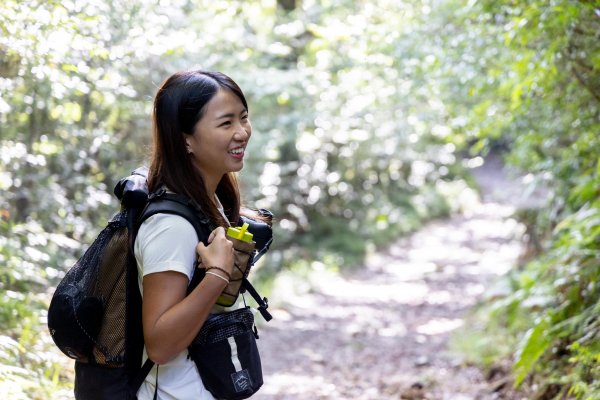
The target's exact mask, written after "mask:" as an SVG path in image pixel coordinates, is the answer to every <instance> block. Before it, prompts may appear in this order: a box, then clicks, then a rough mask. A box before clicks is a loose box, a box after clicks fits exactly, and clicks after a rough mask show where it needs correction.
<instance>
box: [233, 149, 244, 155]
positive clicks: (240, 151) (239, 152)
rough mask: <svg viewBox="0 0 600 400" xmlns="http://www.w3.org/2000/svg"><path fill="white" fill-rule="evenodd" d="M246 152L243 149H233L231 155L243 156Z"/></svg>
mask: <svg viewBox="0 0 600 400" xmlns="http://www.w3.org/2000/svg"><path fill="white" fill-rule="evenodd" d="M243 152H244V149H243V148H241V147H240V148H239V149H233V150H231V151H230V153H231V154H242V153H243Z"/></svg>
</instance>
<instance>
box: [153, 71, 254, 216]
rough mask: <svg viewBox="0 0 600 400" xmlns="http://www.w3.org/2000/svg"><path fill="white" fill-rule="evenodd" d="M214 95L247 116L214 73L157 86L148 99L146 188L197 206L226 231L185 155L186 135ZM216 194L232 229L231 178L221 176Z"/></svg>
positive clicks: (232, 86)
mask: <svg viewBox="0 0 600 400" xmlns="http://www.w3.org/2000/svg"><path fill="white" fill-rule="evenodd" d="M219 89H225V90H229V91H230V92H232V93H233V94H235V95H236V96H237V97H239V99H240V100H241V102H242V104H243V105H244V107H245V108H246V110H248V103H247V102H246V98H245V96H244V93H243V92H242V90H241V89H240V87H239V86H238V85H237V83H235V82H234V81H233V79H231V78H230V77H228V76H227V75H225V74H223V73H220V72H210V71H202V70H194V71H184V72H177V73H175V74H173V75H171V76H170V77H169V78H168V79H167V80H166V81H165V82H164V83H163V84H162V85H161V87H160V88H159V90H158V92H157V94H156V97H155V99H154V111H153V125H154V132H153V138H154V141H153V149H152V155H151V163H150V171H149V174H148V185H149V189H150V191H155V190H157V189H159V188H160V187H161V186H162V185H166V186H167V187H168V188H169V189H171V190H173V191H174V192H176V193H180V194H184V195H186V196H188V197H189V198H191V199H193V200H194V201H196V202H197V203H198V205H199V206H200V207H201V208H202V210H203V212H204V213H205V214H206V215H207V216H208V217H209V218H210V219H211V221H212V222H213V223H214V224H216V225H220V226H226V225H227V223H226V221H225V220H224V219H223V217H222V215H221V213H220V212H219V211H218V210H217V208H216V207H215V205H214V201H213V199H212V198H210V196H209V195H208V193H207V192H206V189H205V186H204V179H203V178H202V175H201V174H200V172H199V170H198V169H197V168H196V167H195V166H194V164H193V161H192V158H191V157H190V156H189V154H188V153H187V149H186V141H185V136H186V135H191V134H193V132H194V126H195V125H196V123H197V122H198V121H199V120H200V119H201V118H202V116H203V115H204V112H205V110H206V104H207V103H208V102H209V101H210V100H211V99H212V98H213V97H214V96H215V94H217V92H218V91H219ZM216 194H217V196H218V197H219V200H220V201H221V203H222V204H223V208H224V209H225V215H226V216H227V218H228V219H229V221H231V223H232V224H235V223H236V222H237V221H238V219H239V216H240V192H239V186H238V182H237V178H236V175H235V174H234V173H232V172H230V173H227V174H225V175H223V178H222V179H221V181H220V182H219V184H218V186H217V190H216Z"/></svg>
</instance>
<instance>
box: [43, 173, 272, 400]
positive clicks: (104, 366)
mask: <svg viewBox="0 0 600 400" xmlns="http://www.w3.org/2000/svg"><path fill="white" fill-rule="evenodd" d="M146 176H147V169H145V168H140V169H137V170H135V171H134V172H133V174H132V175H131V176H129V177H127V178H123V179H121V180H120V181H119V183H117V185H116V187H115V190H114V192H115V195H116V196H117V197H118V198H119V199H120V200H121V210H120V212H118V213H117V214H116V215H115V216H114V217H113V218H112V219H111V220H110V221H109V222H108V224H107V226H106V227H105V228H104V229H103V230H102V231H101V232H100V234H99V235H98V236H97V237H96V239H95V240H94V242H93V243H92V244H91V245H90V247H89V248H88V249H87V250H86V252H85V253H84V255H83V256H82V257H81V258H80V259H79V260H78V261H77V262H76V263H75V265H74V266H73V267H72V268H71V269H70V270H69V271H68V272H67V274H66V275H65V277H64V278H63V279H62V280H61V282H60V283H59V284H58V286H57V288H56V290H55V293H54V295H53V297H52V301H51V303H50V306H49V309H48V328H49V330H50V334H51V336H52V338H53V340H54V342H55V344H56V345H57V346H58V347H59V348H60V350H61V351H62V352H63V353H65V354H66V355H67V356H68V357H70V358H73V359H74V360H75V361H76V362H75V398H77V399H85V400H94V399H135V397H136V393H137V390H138V389H139V387H140V385H141V384H142V383H143V381H144V379H145V377H146V375H147V374H148V372H149V371H150V369H151V368H152V365H153V364H154V363H152V362H151V361H150V360H148V361H147V362H146V363H145V364H144V366H143V367H142V365H141V360H142V352H143V346H144V339H143V333H142V320H141V316H142V312H141V310H142V300H141V295H140V292H139V287H138V273H137V264H136V261H135V257H134V255H133V243H134V242H135V237H136V234H137V230H138V228H139V226H140V225H141V224H142V222H143V221H145V220H146V219H147V218H149V217H150V216H152V215H154V214H158V213H167V214H176V215H180V216H182V217H184V218H185V219H186V220H188V221H189V222H190V223H191V224H192V226H193V227H194V229H195V231H196V234H197V235H198V238H199V240H205V239H206V238H208V236H209V234H210V232H211V231H212V229H213V227H212V224H211V223H210V220H209V219H208V218H207V217H206V216H205V215H204V214H203V213H202V210H200V209H199V208H198V207H197V206H196V205H195V203H193V202H192V201H190V200H189V199H188V198H187V197H185V196H181V195H176V194H171V193H166V192H165V191H161V192H158V193H153V194H150V195H148V186H147V182H146ZM262 212H264V213H268V211H266V210H262ZM269 215H270V214H267V216H269ZM241 222H250V226H251V228H250V229H249V230H250V231H252V229H254V230H255V231H256V235H255V241H256V242H257V246H256V248H257V249H259V251H257V254H255V256H254V259H253V260H254V262H255V261H256V260H257V259H258V258H259V257H260V256H262V255H263V254H264V253H265V252H266V251H267V250H268V248H269V245H270V243H271V240H272V232H271V230H270V229H271V228H270V225H268V224H266V223H263V222H256V221H252V220H248V219H245V218H242V221H241ZM205 244H207V243H206V242H205ZM198 271H199V270H198V269H196V272H198ZM202 278H203V276H202V274H201V273H194V276H193V278H192V283H191V284H190V287H193V285H196V284H197V283H198V282H200V280H201V279H202ZM242 288H243V289H242V290H247V291H248V292H249V293H250V294H251V295H252V297H253V298H254V299H255V300H256V301H257V303H258V304H259V311H260V312H261V314H262V315H263V317H264V318H265V319H266V320H270V319H271V316H270V314H269V313H268V311H267V307H268V304H267V299H266V298H261V297H260V296H259V295H258V293H257V292H256V290H254V288H253V287H252V285H251V284H250V283H249V282H248V280H247V279H244V280H243V284H242Z"/></svg>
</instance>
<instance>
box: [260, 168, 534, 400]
mask: <svg viewBox="0 0 600 400" xmlns="http://www.w3.org/2000/svg"><path fill="white" fill-rule="evenodd" d="M474 175H475V177H476V179H477V180H478V182H479V184H480V186H481V188H482V193H483V195H482V196H481V198H480V199H479V200H478V201H476V202H475V203H474V204H472V205H471V207H470V208H469V210H468V211H466V212H464V213H462V214H460V215H454V216H452V217H450V218H448V219H445V220H440V221H435V222H432V223H430V224H428V225H426V226H425V227H424V228H423V229H421V230H419V231H418V232H416V233H414V234H413V235H411V236H407V237H405V238H401V239H399V240H398V241H397V242H396V243H394V244H393V245H392V246H390V247H389V248H388V249H387V250H385V251H382V252H378V253H376V254H373V255H372V256H370V257H369V258H368V260H367V261H366V263H365V265H364V266H363V267H361V268H359V269H358V270H355V271H353V272H352V273H350V274H348V275H344V276H335V275H333V274H328V273H325V272H323V273H315V274H314V275H313V274H311V277H310V280H311V282H312V283H313V285H312V286H311V290H309V291H305V292H304V293H301V294H297V295H296V296H291V295H290V293H291V292H294V290H288V291H287V292H286V293H287V294H286V302H285V303H284V304H282V305H281V307H280V308H276V309H274V312H273V313H274V316H275V318H274V319H273V320H272V321H271V322H269V323H265V324H261V325H262V327H261V329H260V334H261V337H260V340H259V341H258V343H259V347H260V350H261V357H262V361H263V370H264V381H265V384H264V386H263V387H262V388H261V390H260V391H259V392H258V393H257V395H256V396H254V397H253V398H254V399H256V400H276V399H277V400H307V399H343V400H351V399H357V400H358V399H360V400H370V399H373V400H384V399H436V400H437V399H439V400H469V399H472V400H475V399H477V400H490V399H497V398H499V394H498V393H494V392H493V389H492V387H491V385H490V383H489V382H486V380H485V378H484V377H483V375H482V372H481V371H479V370H478V369H477V368H475V367H471V366H465V365H464V363H463V362H462V361H461V360H460V358H459V356H458V355H457V354H452V353H451V352H450V351H449V350H448V341H449V338H450V336H451V334H452V333H453V331H455V330H456V329H457V328H459V327H461V326H462V325H463V324H464V318H465V316H466V314H467V312H468V311H469V310H470V309H471V308H472V307H473V306H474V305H475V304H476V303H477V301H478V300H479V299H481V296H483V295H485V294H489V293H490V291H491V290H494V289H493V285H494V283H495V282H496V281H497V277H498V276H499V275H501V274H504V273H505V272H506V271H507V270H508V269H510V268H511V267H512V266H513V265H514V264H515V262H516V260H517V258H518V256H519V254H520V252H521V248H522V245H521V240H520V239H521V236H522V234H523V227H522V226H521V225H520V224H519V223H517V222H516V220H514V219H513V218H512V214H513V212H514V207H515V205H516V204H515V200H514V199H516V198H519V197H521V195H522V193H523V189H522V187H521V186H520V185H519V183H518V181H517V180H513V179H510V177H509V175H508V174H507V172H506V169H505V168H504V167H503V165H502V164H501V163H500V162H499V160H498V159H490V160H488V161H486V163H485V164H484V166H483V167H480V168H477V169H475V170H474ZM511 203H512V204H511ZM292 285H294V283H292ZM295 285H297V283H295ZM288 289H290V288H288ZM296 292H298V291H296Z"/></svg>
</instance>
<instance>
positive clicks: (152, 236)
mask: <svg viewBox="0 0 600 400" xmlns="http://www.w3.org/2000/svg"><path fill="white" fill-rule="evenodd" d="M197 244H198V236H197V235H196V231H195V230H194V227H193V226H192V224H190V223H189V222H188V221H187V220H186V219H185V218H183V217H180V216H178V215H171V214H156V215H153V216H152V217H150V218H148V219H147V220H146V221H144V223H143V224H142V225H141V227H140V229H139V231H138V236H137V238H136V241H135V244H134V254H135V259H136V261H137V265H138V284H139V287H140V292H141V293H142V296H143V295H144V293H143V287H142V277H143V276H145V275H148V274H151V273H154V272H163V271H177V272H181V273H182V274H184V275H186V276H187V277H188V280H191V277H192V275H193V272H194V268H195V264H196V245H197ZM187 353H188V352H187V349H186V350H184V351H182V352H181V353H179V354H178V355H177V356H176V357H175V358H174V359H173V360H171V361H169V362H168V363H166V364H161V365H160V367H159V366H156V365H155V366H154V367H153V368H152V370H151V371H150V373H149V374H148V376H147V377H146V380H145V381H144V383H143V384H142V386H141V387H140V390H139V391H138V400H151V399H153V397H154V390H155V383H156V373H157V368H158V399H159V400H187V399H190V400H191V399H194V400H214V397H213V396H212V395H211V394H210V392H209V391H208V390H206V389H205V388H204V385H203V384H202V380H201V379H200V375H198V370H197V369H196V365H195V364H194V362H193V361H192V360H189V359H188V358H187ZM147 358H148V356H147V354H146V349H145V348H144V357H143V362H145V361H146V359H147Z"/></svg>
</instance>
